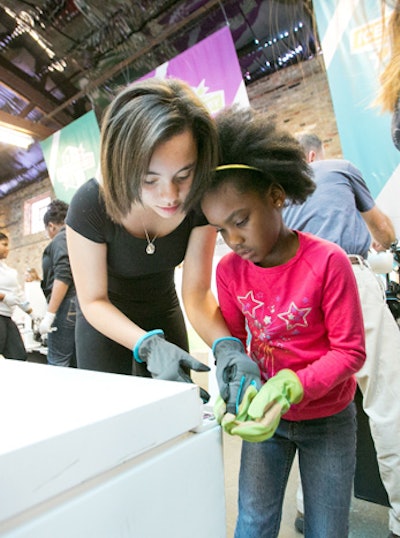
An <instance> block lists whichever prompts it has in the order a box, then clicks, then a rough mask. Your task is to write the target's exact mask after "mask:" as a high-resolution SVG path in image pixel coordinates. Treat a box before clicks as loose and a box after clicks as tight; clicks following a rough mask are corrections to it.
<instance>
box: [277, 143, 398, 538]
mask: <svg viewBox="0 0 400 538" xmlns="http://www.w3.org/2000/svg"><path fill="white" fill-rule="evenodd" d="M299 141H300V143H301V145H302V147H303V149H304V153H305V155H306V158H307V160H308V162H309V163H310V166H311V168H312V170H313V172H314V179H315V182H316V185H317V188H316V190H315V192H314V193H313V195H312V196H311V197H310V198H308V199H307V200H306V201H305V202H304V204H302V205H293V204H292V205H288V206H287V207H285V209H284V211H283V218H284V219H285V222H286V223H287V225H288V226H290V227H292V228H295V229H297V230H301V231H305V232H311V233H313V234H315V235H317V236H318V237H322V238H324V239H328V240H329V241H332V242H334V243H336V244H337V245H340V246H341V247H342V248H343V249H344V250H345V252H346V253H347V254H348V257H349V260H350V261H351V263H352V267H353V271H354V274H355V277H356V280H357V285H358V291H359V295H360V299H361V306H362V311H363V318H364V326H365V337H366V349H367V360H366V362H365V364H364V366H363V368H362V369H361V370H360V371H359V372H357V374H356V378H357V382H358V386H359V387H360V390H361V392H362V394H363V408H364V411H365V413H366V414H367V416H368V417H369V423H370V428H371V434H372V438H373V441H374V444H375V448H376V452H377V457H378V465H379V471H380V475H381V479H382V482H383V484H384V486H385V489H386V491H387V494H388V497H389V502H390V505H391V508H390V511H389V529H390V534H389V537H391V538H394V537H398V536H400V428H399V424H400V400H399V398H398V394H399V392H400V331H399V328H398V326H397V324H396V322H395V320H394V318H393V316H392V314H391V312H390V310H389V307H388V306H387V304H386V297H385V292H384V290H383V289H382V283H381V281H380V280H379V278H378V277H377V275H375V274H374V273H373V271H372V269H371V268H370V266H369V264H368V262H367V257H368V251H369V248H370V246H371V241H375V243H376V244H378V245H381V246H382V247H383V248H385V249H388V248H389V247H390V246H391V244H392V243H393V242H394V241H395V240H396V235H395V231H394V227H393V224H392V222H391V220H390V219H389V217H388V216H387V215H385V214H384V213H383V212H382V211H381V210H380V209H379V208H378V207H377V205H376V204H375V201H374V200H373V198H372V195H371V193H370V191H369V189H368V187H367V185H366V183H365V181H364V179H363V177H362V174H361V172H360V170H358V169H357V168H356V167H355V166H354V165H353V164H352V163H350V162H349V161H346V160H342V159H325V155H324V148H323V144H322V141H321V139H320V138H319V137H318V136H317V135H315V134H313V133H310V134H303V135H302V136H300V137H299ZM298 497H300V498H299V499H298V511H299V514H298V518H297V520H296V528H297V529H298V530H301V528H302V513H303V507H302V506H301V495H300V496H299V495H298ZM305 510H307V508H305Z"/></svg>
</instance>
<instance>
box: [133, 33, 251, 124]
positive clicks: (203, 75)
mask: <svg viewBox="0 0 400 538" xmlns="http://www.w3.org/2000/svg"><path fill="white" fill-rule="evenodd" d="M150 77H161V78H167V77H175V78H180V79H182V80H185V81H186V82H187V83H188V84H189V85H190V86H191V87H192V88H193V90H195V92H196V93H197V95H198V96H199V97H200V98H201V99H202V100H203V102H204V103H205V104H206V106H207V107H208V109H209V110H210V112H211V114H215V113H217V112H218V111H219V110H221V109H223V108H224V107H226V106H229V105H231V104H233V103H238V104H240V105H242V106H248V105H249V98H248V96H247V91H246V85H245V83H244V80H243V77H242V73H241V70H240V65H239V60H238V57H237V54H236V50H235V45H234V42H233V39H232V35H231V32H230V30H229V28H228V27H227V26H226V27H224V28H222V29H221V30H219V31H218V32H215V33H214V34H212V35H211V36H209V37H207V38H206V39H203V40H202V41H200V42H199V43H197V44H196V45H193V47H190V49H187V50H186V51H184V52H182V53H181V54H179V55H178V56H175V58H172V59H171V60H169V61H167V62H165V63H163V64H162V65H160V66H159V67H157V68H156V69H155V70H154V71H151V72H150V73H148V74H147V75H145V76H144V77H142V78H150Z"/></svg>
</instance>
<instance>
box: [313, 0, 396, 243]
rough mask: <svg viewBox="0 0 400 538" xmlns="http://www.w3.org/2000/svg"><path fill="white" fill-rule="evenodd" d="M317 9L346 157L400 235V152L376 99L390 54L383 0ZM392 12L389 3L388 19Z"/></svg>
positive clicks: (342, 0)
mask: <svg viewBox="0 0 400 538" xmlns="http://www.w3.org/2000/svg"><path fill="white" fill-rule="evenodd" d="M314 10H315V15H316V20H317V27H318V31H319V36H320V40H321V45H322V52H323V57H324V61H325V66H326V71H327V76H328V82H329V87H330V91H331V96H332V102H333V106H334V110H335V115H336V121H337V126H338V131H339V135H340V141H341V145H342V151H343V157H344V158H345V159H348V160H350V161H352V162H353V163H354V164H355V165H356V166H357V167H358V168H359V169H360V170H361V171H362V173H363V176H364V178H365V180H366V182H367V184H368V187H369V188H370V190H371V193H372V195H373V196H374V198H375V199H376V200H377V203H378V205H379V206H380V207H381V208H382V209H383V210H384V211H385V212H386V213H388V214H389V215H390V216H391V218H392V219H393V221H394V222H395V225H396V228H397V230H398V236H400V210H399V205H398V203H397V200H398V199H399V196H400V182H399V179H400V177H399V176H400V168H399V165H400V152H399V151H398V150H396V148H395V147H394V144H393V142H392V139H391V116H390V114H387V113H386V114H382V113H381V111H380V110H379V108H378V107H376V106H374V105H373V104H372V103H373V101H374V99H375V98H376V96H377V94H378V90H379V75H380V73H381V71H382V68H383V65H384V61H385V57H386V59H387V54H388V43H387V41H385V40H384V41H383V40H382V37H383V36H384V37H385V36H386V32H385V31H384V25H383V20H382V12H381V2H380V0H370V1H368V2H366V1H365V0H338V1H336V2H332V1H331V0H319V1H318V2H314ZM389 16H390V10H389V7H387V8H386V15H385V20H387V18H388V17H389ZM382 47H383V48H382ZM382 53H383V54H382Z"/></svg>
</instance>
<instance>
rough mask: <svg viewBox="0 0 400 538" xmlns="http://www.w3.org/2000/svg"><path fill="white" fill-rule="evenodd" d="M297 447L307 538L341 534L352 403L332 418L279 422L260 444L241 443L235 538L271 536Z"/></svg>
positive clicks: (349, 478) (352, 454)
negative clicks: (270, 435)
mask: <svg viewBox="0 0 400 538" xmlns="http://www.w3.org/2000/svg"><path fill="white" fill-rule="evenodd" d="M296 450H298V455H299V467H300V474H301V481H302V484H303V491H304V534H305V536H306V537H307V538H338V537H339V536H340V537H341V538H345V537H347V536H348V532H349V513H350V502H351V492H352V486H353V479H354V472H355V461H356V410H355V405H354V403H351V404H350V405H349V406H348V407H347V408H346V409H344V410H343V411H341V412H340V413H338V414H336V415H333V416H331V417H326V418H322V419H315V420H305V421H300V422H289V421H287V420H283V419H282V420H281V422H280V424H279V427H278V429H277V431H276V433H275V435H274V436H273V437H272V438H271V439H268V440H267V441H264V442H262V443H248V442H245V441H244V442H243V445H242V456H241V466H240V473H239V516H238V521H237V526H236V530H235V538H276V537H277V536H278V534H279V527H280V523H281V517H282V504H283V498H284V495H285V489H286V485H287V481H288V478H289V472H290V469H291V467H292V464H293V459H294V456H295V453H296Z"/></svg>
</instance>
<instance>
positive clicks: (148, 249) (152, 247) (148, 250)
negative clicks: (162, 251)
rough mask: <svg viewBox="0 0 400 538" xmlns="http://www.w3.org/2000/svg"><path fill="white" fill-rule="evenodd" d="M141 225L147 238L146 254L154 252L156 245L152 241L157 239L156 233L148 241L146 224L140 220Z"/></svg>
mask: <svg viewBox="0 0 400 538" xmlns="http://www.w3.org/2000/svg"><path fill="white" fill-rule="evenodd" d="M142 225H143V230H144V233H145V234H146V240H147V246H146V254H154V253H155V251H156V246H155V244H154V241H155V240H156V239H157V237H158V234H156V235H155V236H154V237H153V239H152V240H151V241H150V237H149V233H148V231H147V230H146V226H145V225H144V223H143V221H142Z"/></svg>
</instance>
